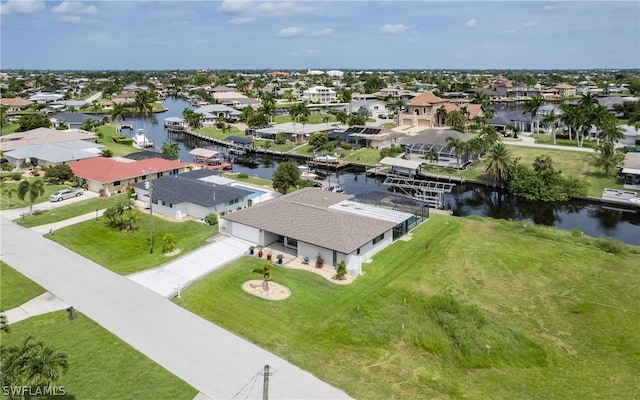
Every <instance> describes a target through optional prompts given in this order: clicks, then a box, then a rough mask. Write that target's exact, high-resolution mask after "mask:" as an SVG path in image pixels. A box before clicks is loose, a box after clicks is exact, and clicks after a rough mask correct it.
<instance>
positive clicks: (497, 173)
mask: <svg viewBox="0 0 640 400" xmlns="http://www.w3.org/2000/svg"><path fill="white" fill-rule="evenodd" d="M485 163H486V164H485V168H484V172H485V174H486V175H487V176H488V177H489V179H491V182H493V184H494V185H502V184H504V183H505V182H506V181H507V179H509V165H510V164H511V154H510V153H509V150H507V146H505V144H504V143H502V142H499V143H496V144H495V145H493V146H491V148H490V149H489V151H488V152H487V154H486V162H485Z"/></svg>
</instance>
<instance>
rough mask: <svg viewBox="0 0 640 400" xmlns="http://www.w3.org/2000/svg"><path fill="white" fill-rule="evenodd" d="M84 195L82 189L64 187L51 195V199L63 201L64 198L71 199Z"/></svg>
mask: <svg viewBox="0 0 640 400" xmlns="http://www.w3.org/2000/svg"><path fill="white" fill-rule="evenodd" d="M81 195H82V190H75V189H62V190H58V191H57V192H55V193H54V194H52V195H51V196H49V201H53V202H55V201H62V200H64V199H70V198H72V197H78V196H81Z"/></svg>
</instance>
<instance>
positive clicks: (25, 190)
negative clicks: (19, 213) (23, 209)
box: [18, 179, 44, 214]
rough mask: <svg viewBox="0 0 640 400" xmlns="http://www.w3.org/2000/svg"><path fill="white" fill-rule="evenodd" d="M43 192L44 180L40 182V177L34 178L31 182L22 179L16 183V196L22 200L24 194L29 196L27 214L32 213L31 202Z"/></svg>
mask: <svg viewBox="0 0 640 400" xmlns="http://www.w3.org/2000/svg"><path fill="white" fill-rule="evenodd" d="M43 194H44V182H42V179H36V180H33V181H31V182H29V181H28V180H23V181H21V182H20V183H19V184H18V198H19V199H20V200H24V198H25V196H27V195H28V196H29V214H33V203H34V202H35V201H36V199H37V198H38V197H40V196H42V195H43Z"/></svg>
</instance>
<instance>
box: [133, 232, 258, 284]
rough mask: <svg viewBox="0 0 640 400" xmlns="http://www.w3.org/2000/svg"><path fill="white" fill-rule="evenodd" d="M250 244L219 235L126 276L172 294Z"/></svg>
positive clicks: (232, 258) (242, 250) (220, 265)
mask: <svg viewBox="0 0 640 400" xmlns="http://www.w3.org/2000/svg"><path fill="white" fill-rule="evenodd" d="M252 244H253V243H250V242H247V241H244V240H242V239H237V238H232V237H227V236H221V235H220V236H217V237H216V240H215V242H213V243H210V244H208V245H206V246H203V247H201V248H199V249H197V250H194V251H192V252H190V253H188V254H186V255H184V256H181V257H179V258H177V259H175V260H173V261H171V262H169V263H167V264H164V265H163V266H161V267H158V268H154V269H150V270H146V271H142V272H137V273H135V274H131V275H128V276H127V278H129V279H131V280H132V281H134V282H136V283H139V284H140V285H142V286H144V287H146V288H148V289H150V290H152V291H154V292H156V293H158V294H159V295H161V296H162V297H171V296H173V295H175V294H176V293H177V292H178V290H182V289H184V288H186V287H187V286H189V285H190V284H191V283H193V282H194V281H196V280H197V279H199V278H201V277H203V276H204V275H206V274H208V273H210V272H211V271H214V270H216V269H218V268H220V267H222V266H224V265H226V264H227V263H229V262H230V261H233V260H235V259H236V258H238V257H240V256H242V255H243V254H246V253H247V252H248V251H249V246H251V245H252Z"/></svg>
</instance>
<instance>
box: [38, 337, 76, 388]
mask: <svg viewBox="0 0 640 400" xmlns="http://www.w3.org/2000/svg"><path fill="white" fill-rule="evenodd" d="M40 343H41V345H40V346H39V349H38V350H39V351H37V352H35V354H33V356H32V358H31V359H30V360H29V361H30V362H29V369H30V370H31V371H30V375H31V376H30V381H31V382H30V383H31V385H33V386H36V387H46V386H53V385H54V384H56V383H57V382H58V381H59V380H60V378H61V377H62V375H63V374H64V372H65V371H66V370H68V369H69V361H68V360H67V355H66V354H65V353H63V352H61V351H56V350H54V349H52V348H51V347H49V346H46V345H44V343H42V342H40Z"/></svg>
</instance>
